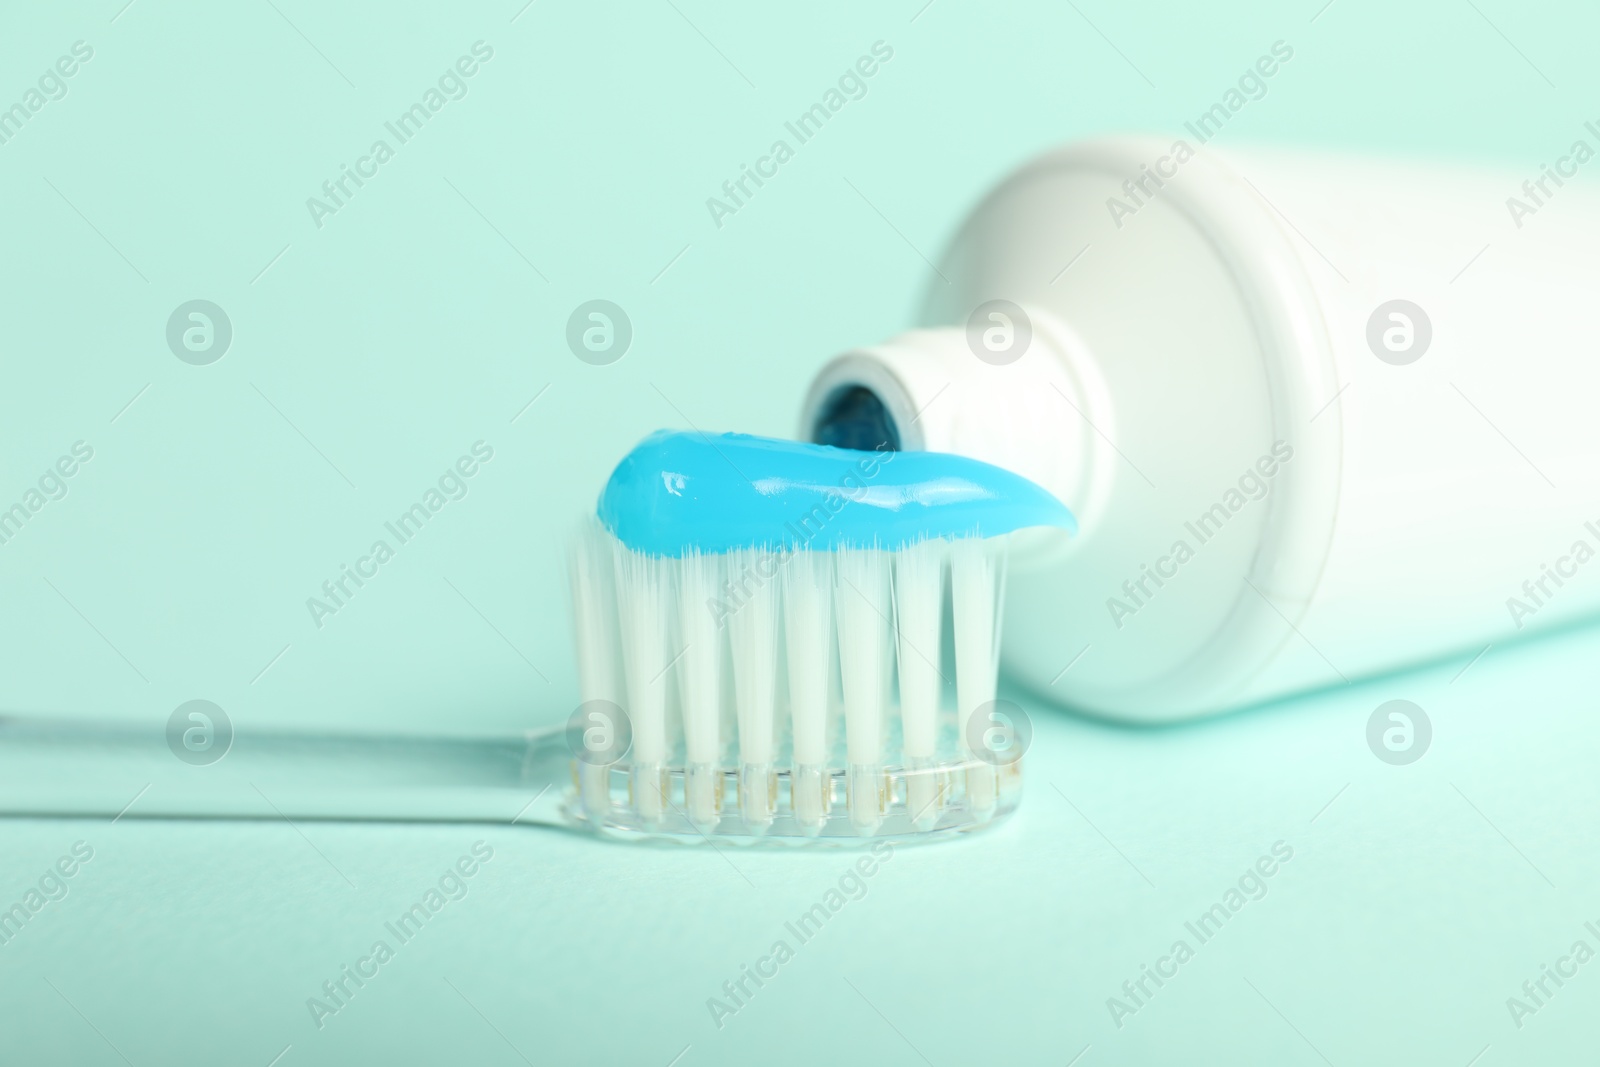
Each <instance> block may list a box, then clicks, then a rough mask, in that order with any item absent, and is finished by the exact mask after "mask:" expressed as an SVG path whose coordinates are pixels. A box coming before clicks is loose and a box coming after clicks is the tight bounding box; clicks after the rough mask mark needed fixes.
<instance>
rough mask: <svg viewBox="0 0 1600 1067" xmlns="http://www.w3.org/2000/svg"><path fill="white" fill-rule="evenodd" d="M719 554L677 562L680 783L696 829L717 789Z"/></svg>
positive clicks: (708, 818)
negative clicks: (680, 643) (680, 648)
mask: <svg viewBox="0 0 1600 1067" xmlns="http://www.w3.org/2000/svg"><path fill="white" fill-rule="evenodd" d="M722 562H723V557H721V556H716V555H712V556H708V555H703V554H701V553H699V552H696V551H694V550H692V549H691V550H690V551H688V552H685V553H684V555H683V557H682V558H681V559H679V560H678V561H677V572H678V589H677V593H678V636H679V638H680V639H681V640H682V641H683V651H682V653H681V655H680V657H679V659H678V664H677V673H678V683H679V692H680V694H681V698H682V704H683V743H684V755H685V760H686V762H687V764H688V766H687V767H686V768H685V787H684V792H685V794H686V800H687V807H688V811H689V818H690V820H691V821H692V822H694V824H695V825H696V826H699V827H701V828H702V829H704V828H706V827H709V826H712V825H715V823H716V821H717V807H718V804H719V802H720V800H721V794H722V771H721V767H720V764H721V762H722V672H723V666H724V660H725V657H724V655H723V638H722V627H721V625H720V623H721V618H720V615H719V612H718V610H717V604H718V601H719V600H720V596H721V594H720V593H719V591H718V586H719V585H721V583H722V573H723V568H722Z"/></svg>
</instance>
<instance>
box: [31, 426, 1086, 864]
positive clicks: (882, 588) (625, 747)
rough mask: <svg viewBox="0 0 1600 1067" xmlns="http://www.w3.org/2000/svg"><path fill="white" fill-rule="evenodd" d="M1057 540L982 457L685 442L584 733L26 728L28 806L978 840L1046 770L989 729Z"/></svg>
mask: <svg viewBox="0 0 1600 1067" xmlns="http://www.w3.org/2000/svg"><path fill="white" fill-rule="evenodd" d="M747 474H748V475H749V477H747ZM1040 526H1042V527H1053V528H1056V529H1057V530H1062V531H1066V532H1068V533H1070V532H1071V531H1073V530H1074V529H1075V521H1074V519H1073V517H1072V515H1071V513H1070V512H1068V511H1067V509H1066V508H1065V507H1064V506H1063V505H1061V504H1060V503H1059V502H1058V501H1057V500H1056V499H1055V498H1054V497H1052V496H1050V495H1049V494H1048V493H1046V492H1045V491H1044V490H1042V489H1040V488H1039V487H1038V486H1036V485H1034V484H1033V483H1031V482H1029V481H1027V480H1026V479H1024V478H1022V477H1020V476H1018V475H1015V474H1011V473H1010V472H1007V471H1004V470H1001V469H999V468H997V467H991V466H989V465H987V464H983V463H980V462H978V461H975V460H970V459H966V458H963V457H959V456H947V455H939V454H935V453H874V452H862V451H854V450H848V449H839V448H831V447H827V446H821V445H805V444H796V443H793V442H785V441H773V440H767V439H763V438H757V437H747V436H743V435H735V434H726V435H719V436H715V437H708V436H704V435H699V434H675V433H667V432H662V433H658V434H655V435H652V436H651V437H649V438H647V439H646V440H645V441H644V442H642V443H641V444H640V445H639V446H638V447H636V448H635V449H634V450H633V451H632V452H631V453H630V454H629V455H628V456H627V457H626V458H625V459H624V460H623V461H622V463H621V464H620V465H619V466H618V467H617V470H616V472H615V473H614V474H613V475H612V477H611V480H610V482H609V483H608V484H607V486H606V489H605V491H604V493H603V494H602V495H601V499H600V505H599V508H598V514H597V515H596V516H595V517H594V518H593V519H591V520H590V521H588V522H587V523H585V525H584V527H583V529H582V531H581V532H580V535H579V536H578V538H577V539H576V542H575V544H574V545H573V550H572V555H571V558H570V560H569V569H570V576H571V583H572V594H573V632H574V638H575V643H576V646H577V660H576V664H577V673H578V681H579V689H580V693H581V696H582V701H583V702H582V703H581V704H580V705H579V706H578V708H577V710H576V711H575V712H574V713H573V715H572V716H571V718H570V719H569V721H568V722H567V723H566V724H565V725H562V726H555V727H551V728H548V729H544V730H534V731H528V732H526V733H521V734H512V735H508V736H499V737H437V736H414V737H401V736H386V735H369V736H361V735H331V734H315V733H297V732H293V731H256V730H249V729H244V728H242V727H241V729H240V730H239V731H238V736H237V737H235V736H233V733H232V728H231V727H226V729H222V728H220V727H219V728H218V730H220V732H219V733H218V734H217V736H219V737H221V738H222V740H220V741H219V742H218V747H217V748H216V749H215V750H214V751H212V752H211V753H210V754H209V755H205V754H201V757H200V758H191V757H194V756H196V754H195V753H183V754H180V752H179V743H178V742H176V741H174V739H173V738H174V736H177V735H174V733H173V730H172V728H171V724H170V723H169V724H168V730H167V732H166V736H165V737H163V734H162V731H161V730H160V729H157V728H152V727H149V726H140V725H137V724H132V723H128V722H120V723H119V722H112V721H97V720H64V719H58V718H43V717H23V716H6V715H0V815H10V816H17V815H55V816H91V815H98V816H103V817H105V818H109V819H113V820H117V819H122V818H125V817H126V818H219V819H270V820H279V819H281V820H287V821H289V822H291V823H296V822H298V821H301V820H353V821H378V820H384V821H408V822H409V821H456V822H460V821H484V822H504V823H519V822H520V823H525V824H541V825H550V826H558V827H564V828H568V829H576V830H582V831H590V832H600V833H602V834H604V835H606V836H611V837H620V838H624V839H629V840H650V839H655V838H676V839H679V840H683V841H687V842H697V841H702V840H708V839H712V840H725V841H730V842H735V843H754V842H759V841H774V842H786V841H793V842H802V841H807V840H816V841H826V842H831V843H849V842H852V841H860V840H863V839H869V838H881V837H889V836H893V837H898V838H927V837H934V836H939V835H944V834H948V833H959V832H963V831H969V830H973V829H978V828H981V827H983V826H985V825H989V824H992V823H993V822H994V821H996V820H997V819H998V818H1000V817H1002V816H1004V815H1006V814H1008V813H1009V812H1010V811H1011V810H1012V809H1014V808H1015V806H1016V804H1017V802H1018V800H1019V798H1020V782H1021V777H1020V767H1019V765H1018V764H1017V763H1015V762H1013V761H1009V760H1004V761H996V760H995V759H994V758H993V757H994V754H993V753H989V752H987V751H985V750H984V744H983V742H982V740H981V737H982V734H981V732H979V733H977V734H975V733H974V731H973V729H972V721H973V715H974V714H976V713H978V712H980V711H982V710H983V708H984V707H986V706H988V705H989V704H991V703H992V701H993V700H994V694H995V684H996V674H995V666H994V664H995V659H994V649H995V645H996V642H997V640H998V631H997V622H996V620H997V618H998V614H997V610H996V609H997V606H998V602H999V598H1000V596H1001V595H1002V589H1003V573H1004V571H1003V566H1004V564H1003V553H1004V551H1005V548H1006V542H1007V541H1008V540H1009V539H1010V538H1011V537H1012V536H1013V535H1014V534H1016V532H1017V531H1021V530H1023V529H1024V528H1027V527H1040ZM947 591H948V592H949V593H950V594H951V600H950V601H949V602H951V603H953V604H954V612H953V613H947V612H946V610H945V607H946V604H947V599H946V593H947ZM946 644H950V645H952V646H953V647H954V650H955V651H954V657H953V659H954V662H953V665H952V664H951V663H946V662H945V659H946V658H948V657H946V656H945V655H944V653H943V651H942V650H943V648H944V647H945V646H946ZM896 693H898V695H899V701H898V703H896V701H895V699H894V697H895V694H896ZM187 706H188V705H185V707H187ZM179 710H180V711H182V710H183V709H179ZM180 725H181V724H180ZM225 725H226V724H224V726H225ZM216 726H217V724H214V723H209V722H208V723H207V724H206V730H205V735H206V736H207V737H210V736H212V734H213V733H214V730H213V727H216ZM179 734H180V735H181V736H187V734H183V733H182V731H181V730H180V731H179ZM975 737H976V738H979V740H977V741H976V742H975V741H974V738H975ZM169 749H171V750H170V751H169ZM175 757H176V758H175ZM568 781H570V782H571V788H570V789H569V788H565V784H566V783H567V782H568Z"/></svg>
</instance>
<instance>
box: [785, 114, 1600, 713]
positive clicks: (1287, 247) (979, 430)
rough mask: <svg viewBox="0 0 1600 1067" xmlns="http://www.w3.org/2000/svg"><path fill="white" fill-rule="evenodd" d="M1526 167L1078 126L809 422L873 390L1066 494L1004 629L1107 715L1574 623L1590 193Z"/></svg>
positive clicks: (1034, 679) (1595, 447) (897, 423)
mask: <svg viewBox="0 0 1600 1067" xmlns="http://www.w3.org/2000/svg"><path fill="white" fill-rule="evenodd" d="M1180 146H1182V147H1180ZM1185 149H1188V150H1190V151H1193V150H1194V149H1198V151H1193V154H1192V156H1190V155H1186V152H1185ZM1180 157H1181V158H1180ZM1151 174H1160V175H1163V176H1167V175H1170V176H1168V177H1165V178H1164V180H1162V181H1161V182H1160V183H1159V184H1157V182H1156V180H1155V179H1153V178H1151V177H1149V175H1151ZM1141 180H1142V184H1141ZM1522 184H1523V176H1520V175H1508V174H1497V173H1493V172H1487V171H1478V170H1473V169H1470V168H1462V167H1454V166H1450V167H1446V166H1442V165H1433V166H1413V165H1403V164H1396V163H1380V162H1377V161H1370V160H1348V159H1333V158H1325V157H1317V156H1311V155H1303V154H1294V153H1272V152H1263V151H1251V152H1238V153H1226V154H1224V153H1222V152H1220V151H1217V150H1214V149H1211V148H1209V147H1202V146H1199V145H1197V144H1195V143H1193V142H1192V141H1191V142H1189V143H1188V144H1184V143H1183V142H1178V143H1174V142H1172V141H1170V140H1166V139H1150V138H1112V139H1105V140H1097V141H1091V142H1086V143H1082V144H1078V145H1074V146H1070V147H1068V148H1066V149H1064V150H1062V151H1059V152H1057V153H1054V154H1051V155H1049V156H1046V157H1044V158H1042V159H1040V160H1038V161H1036V162H1034V163H1032V164H1030V165H1029V166H1027V167H1025V168H1023V169H1022V170H1021V171H1019V172H1018V173H1017V174H1015V175H1013V176H1012V177H1011V178H1010V179H1008V180H1007V181H1006V182H1004V183H1003V184H1002V185H1001V186H1000V187H999V188H998V189H997V190H995V191H994V192H993V193H992V194H990V196H989V197H988V198H987V199H986V200H984V202H983V203H982V204H980V205H979V206H978V207H977V209H976V210H975V211H974V212H973V214H972V215H971V217H970V218H969V219H968V220H967V221H966V223H965V224H964V225H963V226H962V228H961V230H960V232H959V233H958V234H957V236H956V238H955V239H954V241H953V243H952V245H951V247H950V248H949V250H948V251H947V252H946V254H945V256H944V258H943V260H942V262H941V264H940V267H939V274H940V277H936V278H934V279H933V280H932V282H931V283H930V285H929V290H928V297H927V300H926V304H925V308H924V313H923V316H922V317H923V322H924V323H925V327H924V328H922V329H918V330H914V331H912V332H910V333H907V334H904V335H902V336H900V337H898V338H895V339H893V340H892V341H890V342H888V343H886V344H884V345H880V346H877V347H872V348H863V349H858V350H855V351H852V352H848V353H846V354H844V355H843V356H840V357H839V358H838V359H836V360H834V361H833V362H832V363H830V364H829V365H828V366H827V367H826V368H824V370H823V371H822V372H821V374H820V375H819V377H818V379H817V381H816V382H815V383H814V384H813V387H812V389H811V392H810V394H809V396H808V397H807V400H806V403H805V409H804V413H803V416H802V432H803V433H804V434H805V435H807V436H812V437H816V436H819V435H823V434H825V431H826V429H827V425H828V421H829V417H830V411H831V408H830V405H833V404H835V403H836V401H837V399H838V398H839V397H840V396H841V395H843V393H844V392H845V391H846V390H849V389H851V388H852V387H860V388H865V389H867V390H869V391H870V392H872V393H873V394H875V395H876V396H877V397H878V398H880V399H881V400H882V402H883V405H884V408H885V423H886V425H888V426H889V427H890V428H891V429H892V431H893V433H894V434H895V435H896V436H898V438H899V439H900V445H901V447H904V448H909V449H929V450H933V451H950V452H961V453H966V454H969V455H973V456H976V457H977V458H980V459H985V460H988V461H990V462H995V463H998V464H1000V465H1002V466H1006V467H1010V468H1012V469H1014V470H1016V471H1018V472H1019V473H1022V474H1025V475H1028V476H1029V477H1031V478H1033V479H1034V480H1036V481H1038V482H1040V483H1041V484H1043V485H1045V486H1046V487H1048V488H1050V489H1051V490H1052V491H1054V492H1055V493H1056V494H1057V495H1058V496H1060V497H1061V499H1062V500H1064V501H1065V502H1066V503H1067V504H1068V505H1069V506H1071V507H1072V508H1073V509H1074V511H1075V512H1076V513H1077V514H1078V517H1079V520H1080V522H1081V524H1082V529H1081V535H1080V537H1079V538H1077V539H1076V540H1075V541H1073V542H1071V543H1068V544H1066V545H1060V544H1059V543H1052V544H1049V545H1041V546H1039V547H1037V548H1036V549H1035V550H1034V551H1031V552H1026V553H1024V554H1023V555H1021V556H1020V557H1014V558H1013V563H1012V566H1013V568H1014V574H1013V578H1014V580H1013V581H1012V583H1011V587H1010V597H1009V602H1008V605H1007V609H1006V616H1007V617H1006V620H1005V623H1004V633H1005V642H1004V645H1003V650H1002V654H1003V661H1004V664H1005V667H1006V669H1007V670H1008V672H1009V674H1010V676H1011V677H1013V678H1015V679H1017V680H1019V681H1021V682H1023V683H1025V684H1027V685H1029V686H1030V687H1032V688H1034V689H1036V690H1037V691H1039V692H1041V693H1045V694H1048V695H1050V696H1051V697H1053V698H1054V699H1057V700H1059V701H1060V702H1062V703H1065V704H1067V705H1069V706H1074V707H1077V708H1080V709H1082V710H1085V711H1089V712H1092V713H1096V714H1103V715H1107V716H1114V717H1118V718H1128V719H1138V720H1165V719H1178V718H1185V717H1189V716H1194V715H1200V714H1205V713H1208V712H1212V711H1217V710H1221V709H1224V708H1229V707H1235V706H1239V705H1242V704H1248V703H1253V702H1258V701H1262V700H1267V699H1270V698H1273V697H1276V696H1279V695H1283V694H1287V693H1292V692H1296V691H1301V690H1306V689H1311V688H1318V687H1323V686H1330V685H1332V686H1341V685H1344V684H1346V683H1347V682H1348V681H1349V680H1353V679H1356V678H1359V677H1362V676H1365V675H1371V674H1375V673H1379V672H1382V671H1385V670H1389V669H1394V668H1399V667H1404V666H1408V665H1412V664H1415V663H1418V662H1421V661H1425V660H1428V659H1431V658H1438V657H1443V656H1448V655H1452V654H1466V655H1471V654H1473V653H1475V652H1477V651H1479V650H1481V649H1482V648H1483V647H1485V646H1486V645H1489V644H1496V645H1498V644H1501V643H1504V642H1507V641H1510V640H1512V639H1514V638H1516V637H1519V636H1522V635H1524V634H1527V633H1529V632H1532V631H1535V630H1539V629H1545V628H1548V627H1550V626H1553V625H1557V624H1560V623H1564V622H1569V621H1571V620H1573V619H1576V618H1579V617H1582V616H1584V615H1587V614H1591V613H1593V612H1595V611H1597V610H1600V562H1592V563H1591V560H1590V556H1591V555H1592V554H1594V553H1596V552H1600V432H1596V431H1595V429H1594V428H1593V427H1594V416H1593V411H1592V408H1593V404H1594V397H1595V396H1597V395H1600V360H1597V359H1596V358H1595V352H1594V349H1595V342H1594V339H1593V338H1594V334H1593V323H1592V313H1591V310H1590V309H1591V308H1592V307H1593V300H1594V297H1593V293H1594V291H1595V287H1596V283H1597V281H1600V261H1596V260H1595V258H1594V252H1593V250H1594V248H1595V247H1597V246H1600V196H1596V195H1595V194H1593V193H1590V192H1589V191H1587V190H1586V189H1584V188H1582V187H1580V186H1579V185H1578V184H1577V183H1571V184H1569V185H1566V186H1564V187H1560V188H1556V187H1554V186H1547V190H1548V191H1550V192H1551V193H1552V194H1553V195H1551V196H1549V197H1548V199H1544V198H1541V199H1543V200H1544V202H1543V203H1542V205H1541V206H1539V207H1538V209H1537V212H1536V213H1534V214H1531V215H1529V214H1526V213H1522V214H1521V217H1520V219H1516V218H1514V217H1513V213H1512V211H1511V210H1510V206H1509V205H1508V197H1513V196H1514V197H1518V198H1519V199H1521V198H1525V196H1526V194H1525V193H1524V191H1523V189H1522ZM1130 190H1131V192H1130ZM1518 222H1520V226H1519V225H1518ZM992 300H1005V301H1010V302H1012V304H1014V305H1015V306H1017V307H1019V308H1020V309H1021V310H1022V314H1023V317H1024V319H1025V320H1026V322H1027V324H1028V325H1029V326H1031V338H1030V339H1029V341H1028V343H1027V345H1026V347H1025V348H1024V349H1023V350H1022V351H1021V354H1020V357H1019V358H1016V359H1015V360H1014V361H1013V362H1005V361H1004V358H996V357H995V356H994V354H993V353H988V356H989V358H987V359H986V358H980V353H979V352H978V350H977V349H976V348H974V346H973V344H971V343H969V335H968V330H967V324H968V321H969V319H970V318H971V317H972V316H973V313H974V311H975V310H976V309H979V308H980V305H984V304H985V303H986V302H988V301H992ZM1399 300H1404V301H1408V302H1410V304H1412V305H1415V307H1417V308H1420V309H1421V311H1422V315H1421V316H1418V315H1417V314H1416V313H1415V312H1414V311H1412V310H1411V309H1408V308H1404V307H1402V308H1399V309H1398V310H1397V311H1396V310H1395V309H1394V307H1393V305H1392V302H1394V301H1399ZM1002 311H1003V309H1002ZM1391 312H1394V313H1397V314H1401V315H1402V316H1404V317H1403V318H1391V317H1390V314H1391ZM997 321H1000V320H996V319H992V318H985V317H984V316H980V319H979V322H980V325H981V324H982V323H984V322H997ZM1369 327H1370V329H1369ZM1386 331H1392V332H1390V333H1389V337H1388V338H1387V340H1388V342H1389V344H1391V345H1393V346H1396V347H1397V348H1399V349H1400V351H1394V350H1392V349H1390V348H1389V347H1386V345H1385V338H1384V333H1385V332H1386ZM1408 331H1409V335H1408ZM1369 333H1370V334H1371V335H1372V336H1373V337H1374V340H1375V344H1374V343H1369ZM1424 333H1429V334H1431V339H1430V340H1429V341H1428V343H1427V346H1426V348H1425V349H1423V348H1422V346H1421V345H1420V343H1419V338H1421V337H1422V336H1423V335H1424ZM1408 336H1409V340H1410V348H1409V350H1406V345H1407V340H1408ZM1419 351H1420V352H1421V355H1420V357H1417V355H1416V354H1417V352H1419ZM1009 355H1010V353H1002V356H1009ZM1413 357H1415V358H1413ZM1407 359H1411V361H1410V362H1407V361H1406V360H1407ZM1591 522H1592V523H1593V524H1594V525H1593V526H1589V525H1586V524H1587V523H1591ZM1580 542H1582V543H1583V544H1584V545H1586V546H1587V549H1586V550H1580V549H1579V548H1578V545H1579V543H1580ZM1180 545H1181V546H1183V547H1182V548H1180ZM1579 557H1582V558H1581V559H1580V558H1579ZM1547 565H1548V568H1549V571H1555V572H1557V573H1556V575H1555V577H1554V578H1553V577H1550V576H1549V575H1548V572H1547V570H1546V566H1547ZM1555 578H1559V579H1560V584H1559V585H1558V584H1557V583H1556V581H1555ZM1525 582H1526V583H1528V584H1527V585H1526V586H1525V584H1524V583H1525ZM1519 604H1520V605H1523V606H1525V608H1526V609H1527V610H1524V607H1519ZM1069 664H1070V665H1071V666H1070V670H1068V669H1067V668H1068V665H1069Z"/></svg>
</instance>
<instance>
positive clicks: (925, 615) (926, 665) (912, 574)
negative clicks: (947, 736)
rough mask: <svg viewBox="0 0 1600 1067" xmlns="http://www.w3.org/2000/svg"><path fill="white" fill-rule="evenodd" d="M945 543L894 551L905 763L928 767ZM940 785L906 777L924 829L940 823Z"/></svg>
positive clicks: (915, 816)
mask: <svg viewBox="0 0 1600 1067" xmlns="http://www.w3.org/2000/svg"><path fill="white" fill-rule="evenodd" d="M945 546H946V542H944V541H923V542H920V543H918V544H914V545H910V546H908V547H906V548H904V549H902V550H901V551H899V552H896V553H895V560H894V621H895V631H896V633H897V635H898V638H899V672H900V723H901V733H902V746H903V748H904V752H905V759H906V767H907V769H908V770H910V771H913V772H915V771H927V770H928V768H931V767H932V765H933V762H934V756H935V753H936V751H937V747H938V739H939V738H938V732H939V682H940V678H941V675H940V672H939V664H938V657H939V639H940V633H941V628H942V626H943V623H944V619H943V612H944V557H945ZM938 786H939V783H938V781H937V780H936V778H935V777H934V776H933V774H932V773H931V772H929V773H920V774H918V773H913V774H912V775H911V776H910V777H908V778H907V780H906V805H907V807H908V808H910V810H911V818H912V821H913V822H914V823H916V824H917V825H918V827H919V828H924V829H925V828H927V827H931V826H932V825H933V824H934V823H935V822H937V821H938V817H939V811H938V795H939V791H938Z"/></svg>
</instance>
